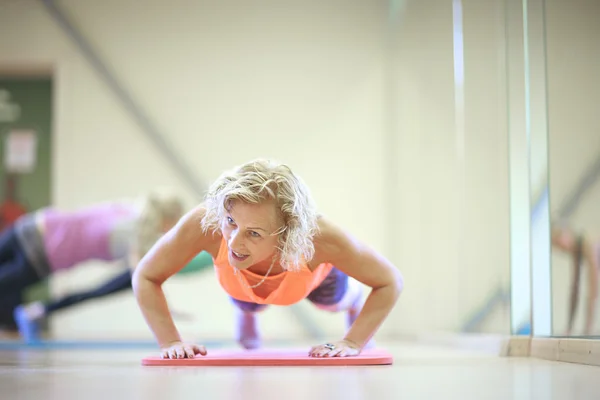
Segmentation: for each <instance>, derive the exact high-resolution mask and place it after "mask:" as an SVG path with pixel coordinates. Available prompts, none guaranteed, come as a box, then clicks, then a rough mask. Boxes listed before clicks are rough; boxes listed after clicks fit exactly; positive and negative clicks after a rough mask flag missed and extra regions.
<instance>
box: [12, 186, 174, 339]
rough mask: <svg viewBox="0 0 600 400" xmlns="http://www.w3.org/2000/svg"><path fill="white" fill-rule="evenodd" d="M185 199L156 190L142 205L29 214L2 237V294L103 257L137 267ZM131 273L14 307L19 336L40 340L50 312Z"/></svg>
mask: <svg viewBox="0 0 600 400" xmlns="http://www.w3.org/2000/svg"><path fill="white" fill-rule="evenodd" d="M183 210H184V206H183V203H182V201H181V200H180V199H179V198H178V197H175V196H172V195H170V194H169V195H162V194H152V195H150V196H148V197H147V198H146V199H145V201H144V203H143V205H142V207H141V208H140V207H139V206H138V205H136V204H134V203H125V202H123V203H121V202H109V203H103V204H98V205H93V206H90V207H85V208H82V209H78V210H76V211H73V212H66V211H59V210H56V209H52V208H47V209H43V210H40V211H38V212H35V213H32V214H28V215H26V216H24V217H22V218H20V219H19V220H17V221H16V222H15V224H14V227H11V228H9V229H8V230H7V231H5V232H4V233H3V235H2V236H1V237H0V293H1V294H2V296H3V297H4V296H10V295H12V294H14V293H15V292H22V291H23V290H25V289H26V288H27V287H29V286H30V285H33V284H35V283H37V282H39V281H41V280H43V279H45V278H47V277H49V276H51V275H54V274H55V273H57V272H59V271H62V270H68V269H71V268H74V267H76V266H78V265H79V264H81V263H83V262H86V261H91V260H100V261H106V262H113V261H119V260H121V261H123V262H124V263H125V264H126V265H128V266H129V265H133V266H135V265H136V264H137V262H138V261H139V259H140V258H141V257H142V256H143V255H144V254H145V253H146V252H147V251H148V249H150V248H151V247H152V245H153V244H154V243H155V242H156V241H157V240H158V238H159V237H160V236H162V235H163V234H164V233H165V232H166V231H168V230H169V229H170V228H171V227H173V226H174V225H175V223H176V222H177V221H178V220H179V218H181V216H182V215H183ZM130 276H131V271H130V270H129V269H128V270H126V271H124V272H123V273H121V274H118V275H117V276H115V277H114V278H112V279H111V280H109V281H108V282H106V283H104V284H102V285H101V286H100V287H98V288H95V289H92V290H89V291H83V292H80V293H76V294H73V295H69V296H66V297H65V298H62V299H59V300H58V301H51V302H48V303H45V304H43V303H41V302H34V303H32V304H29V305H27V306H19V307H17V308H15V312H14V316H15V321H16V323H17V326H18V327H19V331H20V333H21V335H22V336H23V337H24V338H25V339H26V340H33V339H36V338H37V336H38V333H39V325H40V322H41V321H42V320H43V319H44V318H46V317H48V316H49V315H50V314H51V313H53V312H55V311H58V310H61V309H64V308H66V307H70V306H73V305H76V304H79V303H81V302H84V301H87V300H91V299H95V298H99V297H103V296H106V295H109V294H113V293H118V292H120V291H121V290H125V289H127V288H130V287H131V278H130Z"/></svg>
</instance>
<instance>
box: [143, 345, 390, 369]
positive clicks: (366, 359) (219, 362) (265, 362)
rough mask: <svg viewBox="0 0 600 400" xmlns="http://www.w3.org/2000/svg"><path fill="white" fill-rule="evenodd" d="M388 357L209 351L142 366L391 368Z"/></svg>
mask: <svg viewBox="0 0 600 400" xmlns="http://www.w3.org/2000/svg"><path fill="white" fill-rule="evenodd" d="M392 362H393V357H392V355H391V354H389V353H388V352H386V351H385V350H383V349H371V350H365V351H363V352H362V353H361V354H360V355H359V356H354V357H322V358H318V357H309V356H308V351H307V350H289V349H278V350H251V351H244V350H212V351H211V350H208V354H207V355H205V356H202V355H199V354H198V355H196V356H195V357H194V358H182V359H175V360H172V359H163V358H160V357H146V358H144V359H142V365H146V366H177V367H182V366H198V367H205V366H206V367H209V366H210V367H213V366H227V367H236V366H305V365H311V366H324V365H390V364H392Z"/></svg>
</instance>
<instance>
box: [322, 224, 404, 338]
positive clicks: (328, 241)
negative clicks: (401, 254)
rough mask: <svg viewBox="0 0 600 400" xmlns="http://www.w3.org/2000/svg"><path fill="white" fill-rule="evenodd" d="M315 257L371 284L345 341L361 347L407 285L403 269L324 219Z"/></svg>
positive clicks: (364, 282) (365, 283)
mask: <svg viewBox="0 0 600 400" xmlns="http://www.w3.org/2000/svg"><path fill="white" fill-rule="evenodd" d="M315 253H316V254H315V258H316V259H318V260H323V261H321V262H328V263H331V264H333V265H334V266H335V267H336V268H337V269H339V270H340V271H342V272H344V273H345V274H346V275H348V276H350V277H352V278H354V279H356V280H357V281H359V282H361V283H363V284H364V285H366V286H369V287H371V289H372V290H371V293H370V294H369V296H368V297H367V299H366V302H365V304H364V306H363V308H362V311H361V312H360V314H359V315H358V317H357V318H356V321H355V322H354V324H353V325H352V327H351V328H350V330H349V331H348V332H347V333H346V336H345V337H344V340H345V341H348V342H350V343H353V344H355V345H356V346H357V347H358V348H360V349H362V348H363V347H364V346H365V344H366V343H367V342H368V341H369V340H370V339H371V337H372V336H373V335H374V334H375V332H376V331H377V330H378V329H379V327H380V326H381V324H382V323H383V322H384V321H385V319H386V318H387V316H388V314H389V313H390V311H391V310H392V309H393V307H394V305H395V304H396V301H397V300H398V297H399V296H400V293H401V292H402V290H403V288H404V279H403V277H402V275H401V273H400V271H399V270H398V269H397V268H396V267H395V266H394V265H393V264H392V263H391V262H390V261H389V260H387V259H386V258H385V257H383V256H382V255H381V254H379V253H378V252H377V251H375V250H374V249H372V248H370V247H369V246H367V245H366V244H364V243H362V242H361V241H359V240H358V239H356V238H354V237H353V236H352V235H350V234H349V233H347V232H345V231H344V230H343V229H341V228H339V227H337V226H335V225H334V224H332V223H331V222H329V221H326V220H324V219H322V220H321V223H320V233H319V235H318V236H317V237H316V238H315Z"/></svg>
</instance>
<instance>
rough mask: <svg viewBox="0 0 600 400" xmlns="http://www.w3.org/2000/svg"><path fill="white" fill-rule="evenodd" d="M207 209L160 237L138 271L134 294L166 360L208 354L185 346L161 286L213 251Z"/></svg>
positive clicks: (191, 212) (134, 276) (133, 282)
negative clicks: (206, 222)
mask: <svg viewBox="0 0 600 400" xmlns="http://www.w3.org/2000/svg"><path fill="white" fill-rule="evenodd" d="M203 215H204V208H203V207H198V208H196V209H194V210H192V211H190V212H189V213H187V214H186V215H184V216H183V217H182V218H181V220H180V221H179V222H178V223H177V224H176V225H175V227H173V229H171V230H170V231H169V232H167V233H166V234H165V235H163V236H162V237H161V239H160V240H158V242H157V243H156V244H155V245H154V246H153V247H152V248H151V249H150V251H149V252H148V253H147V254H146V255H145V256H144V257H143V258H142V260H141V261H140V262H139V264H138V266H137V267H136V268H135V271H134V273H133V277H132V285H133V291H134V293H135V297H136V299H137V302H138V305H139V307H140V309H141V311H142V314H143V316H144V319H145V320H146V323H147V324H148V325H149V327H150V329H151V330H152V332H153V333H154V336H155V337H156V340H157V341H158V344H159V346H160V348H161V351H162V356H163V357H164V358H169V357H170V358H185V357H186V356H187V357H193V356H194V354H203V355H204V354H206V349H204V348H203V347H202V346H195V345H187V344H184V343H182V341H181V337H180V335H179V332H178V331H177V328H176V327H175V324H174V322H173V318H172V316H171V314H170V312H169V308H168V305H167V301H166V298H165V295H164V293H163V290H162V284H163V283H164V282H165V281H166V280H167V279H168V278H170V277H171V276H173V275H175V274H176V273H177V272H178V271H180V270H181V269H183V268H184V267H185V266H186V265H187V264H188V263H189V262H190V261H191V260H192V259H193V258H194V257H195V256H196V255H197V254H198V253H200V252H201V251H203V250H207V249H209V248H211V247H212V246H211V244H212V242H214V240H215V239H213V238H212V237H211V236H210V235H211V234H210V233H209V234H208V235H205V234H204V233H203V232H202V228H201V226H200V221H201V219H202V217H203Z"/></svg>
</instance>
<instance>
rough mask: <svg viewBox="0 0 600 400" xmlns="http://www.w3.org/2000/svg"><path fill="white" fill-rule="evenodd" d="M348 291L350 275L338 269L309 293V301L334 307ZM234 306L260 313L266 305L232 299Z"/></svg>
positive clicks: (333, 269)
mask: <svg viewBox="0 0 600 400" xmlns="http://www.w3.org/2000/svg"><path fill="white" fill-rule="evenodd" d="M347 290H348V275H346V274H345V273H343V272H342V271H340V270H339V269H337V268H335V267H334V268H332V269H331V272H329V274H328V275H327V277H326V278H325V279H324V280H323V282H321V284H320V285H319V286H318V287H317V288H315V290H313V291H312V292H310V293H309V295H308V296H307V299H308V300H309V301H311V302H312V303H314V304H316V305H318V306H332V305H334V304H337V303H339V302H340V301H341V300H342V298H343V297H344V295H345V294H346V291H347ZM231 301H232V302H233V304H235V305H236V306H237V307H238V308H240V309H241V310H242V311H245V312H258V311H262V310H264V309H265V308H266V307H267V305H266V304H256V303H250V302H247V301H241V300H237V299H234V298H231Z"/></svg>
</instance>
